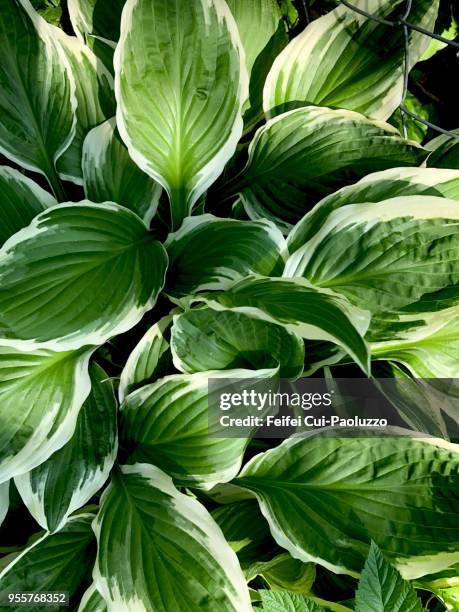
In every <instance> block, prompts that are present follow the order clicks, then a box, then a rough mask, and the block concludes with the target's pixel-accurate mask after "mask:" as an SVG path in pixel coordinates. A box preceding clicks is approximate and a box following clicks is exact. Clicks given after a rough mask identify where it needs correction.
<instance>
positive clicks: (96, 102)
mask: <svg viewBox="0 0 459 612" xmlns="http://www.w3.org/2000/svg"><path fill="white" fill-rule="evenodd" d="M53 35H54V36H55V38H56V40H58V41H59V42H60V44H61V46H62V50H63V52H64V54H65V56H66V57H67V60H68V62H69V65H70V69H71V71H72V75H73V78H74V80H75V87H76V89H75V95H76V99H77V103H78V106H77V109H76V131H75V136H74V137H73V140H72V142H71V144H70V146H69V147H68V149H66V150H65V151H64V152H63V153H62V155H60V157H59V159H58V161H57V169H58V171H59V174H60V176H61V177H62V178H63V179H65V180H70V181H73V182H74V183H76V184H77V185H82V184H83V172H82V168H81V163H82V154H83V142H84V139H85V137H86V135H87V134H88V132H89V131H90V130H91V129H92V128H93V127H95V126H96V125H98V124H99V123H102V121H105V120H106V119H108V118H109V117H112V116H113V115H114V114H115V111H116V104H115V96H114V91H113V77H112V75H111V74H110V72H109V71H108V69H107V68H106V67H105V66H104V64H103V63H102V61H101V60H99V59H98V58H97V56H96V55H95V54H94V53H93V52H92V51H91V49H90V48H89V47H87V46H86V45H84V44H83V43H82V42H81V41H79V40H78V39H77V38H75V37H74V36H67V34H65V33H64V32H62V30H60V29H59V28H54V29H53ZM107 199H108V200H110V198H107Z"/></svg>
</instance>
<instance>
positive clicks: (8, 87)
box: [0, 0, 76, 199]
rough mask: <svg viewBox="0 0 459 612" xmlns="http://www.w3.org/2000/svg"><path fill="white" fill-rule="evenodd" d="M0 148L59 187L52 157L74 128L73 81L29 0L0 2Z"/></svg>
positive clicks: (48, 28)
mask: <svg viewBox="0 0 459 612" xmlns="http://www.w3.org/2000/svg"><path fill="white" fill-rule="evenodd" d="M0 40H1V42H0V54H1V56H2V67H1V69H0V150H1V152H2V153H3V154H4V155H6V156H7V157H8V158H9V159H11V160H12V161H14V162H16V163H18V164H20V165H21V166H23V167H24V168H26V169H27V170H34V171H37V172H41V173H42V174H44V175H45V176H46V178H47V179H48V181H49V183H50V185H51V187H52V188H53V190H54V192H55V195H56V197H58V198H60V199H62V197H63V193H62V190H61V187H60V184H59V180H58V178H57V173H56V169H55V162H56V160H57V159H58V157H59V156H60V155H61V153H62V152H63V151H65V149H66V148H67V147H68V145H69V144H70V142H71V140H72V139H73V136H74V133H75V110H76V98H75V95H74V92H75V83H74V81H73V78H72V77H71V75H70V72H69V69H68V64H67V63H66V58H65V56H64V54H63V52H62V50H61V48H60V45H59V43H58V41H57V40H55V39H54V37H53V35H52V29H51V26H49V25H48V24H47V23H46V21H45V20H44V19H43V18H42V17H40V16H39V15H38V14H37V13H36V12H35V11H34V9H33V8H32V6H31V5H30V4H29V2H28V0H1V2H0Z"/></svg>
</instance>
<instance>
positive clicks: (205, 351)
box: [171, 308, 304, 379]
mask: <svg viewBox="0 0 459 612" xmlns="http://www.w3.org/2000/svg"><path fill="white" fill-rule="evenodd" d="M171 349H172V354H173V356H174V365H175V367H176V368H177V369H178V370H181V371H182V372H187V373H193V372H202V371H205V370H230V369H232V368H253V369H255V370H257V369H262V368H277V367H279V375H280V376H281V377H282V378H292V379H295V378H297V377H298V376H300V375H301V374H302V372H303V364H304V343H303V340H302V339H301V338H300V337H299V336H298V335H297V334H295V333H294V332H291V331H289V330H287V329H285V327H283V326H281V325H275V324H273V323H269V322H267V321H262V320H260V319H257V318H253V317H250V316H247V315H245V314H242V313H240V312H233V311H231V310H226V311H225V310H213V309H211V308H202V309H199V310H190V311H188V312H184V313H183V314H180V315H176V316H175V317H174V325H173V327H172V330H171Z"/></svg>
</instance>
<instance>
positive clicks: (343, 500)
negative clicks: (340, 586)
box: [234, 430, 459, 578]
mask: <svg viewBox="0 0 459 612" xmlns="http://www.w3.org/2000/svg"><path fill="white" fill-rule="evenodd" d="M398 431H400V433H402V432H403V430H398ZM396 433H397V432H395V431H394V432H393V434H392V435H391V436H388V437H385V438H384V437H378V436H379V435H380V434H375V435H374V436H371V437H370V434H369V432H368V433H367V435H368V437H362V438H347V439H346V438H344V439H343V438H338V437H332V436H324V435H321V434H320V433H317V432H311V433H309V434H306V435H304V436H302V437H300V438H290V439H289V440H285V441H284V442H283V443H282V444H281V445H280V446H278V447H276V448H274V449H272V450H269V451H267V452H265V453H261V454H259V455H256V456H255V457H254V458H253V459H252V460H251V461H250V462H249V463H248V464H247V465H246V466H245V467H244V469H243V470H242V472H241V473H240V475H239V477H238V478H237V479H236V480H235V481H234V483H235V484H237V485H239V486H241V487H245V488H247V489H249V490H250V491H252V492H253V493H255V495H256V496H257V499H258V501H259V503H260V507H261V510H262V512H263V514H264V516H265V517H266V518H267V519H268V522H269V524H270V528H271V533H272V534H273V536H274V538H275V539H276V541H277V542H278V544H280V545H281V546H282V547H283V548H286V549H287V550H288V551H289V552H290V553H291V554H292V556H294V557H295V558H297V559H302V560H303V561H315V562H317V563H320V564H321V565H323V566H324V567H326V568H328V569H330V570H331V571H333V572H335V573H349V574H355V573H357V572H359V571H360V569H361V567H362V565H363V562H364V559H365V557H366V555H367V552H368V549H369V545H370V541H371V540H374V541H375V542H376V543H377V544H378V546H379V547H380V548H381V549H382V550H383V552H384V554H385V556H386V557H387V558H388V559H389V560H390V561H391V562H393V563H394V564H395V565H396V566H397V568H398V569H399V570H400V572H401V573H402V575H403V576H404V577H405V578H415V577H418V576H422V575H425V574H427V573H429V572H432V571H436V570H438V569H443V568H445V567H448V566H449V565H451V564H452V563H455V562H457V561H458V560H459V521H458V520H457V518H458V513H459V498H458V496H457V487H458V484H459V446H458V445H455V444H450V443H448V442H444V441H443V440H439V439H435V438H428V439H422V438H412V437H409V436H406V437H404V436H400V437H398V436H397V435H396ZM406 433H407V434H408V431H407V432H406ZM434 568H435V569H434Z"/></svg>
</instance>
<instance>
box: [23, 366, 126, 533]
mask: <svg viewBox="0 0 459 612" xmlns="http://www.w3.org/2000/svg"><path fill="white" fill-rule="evenodd" d="M89 374H90V377H91V383H92V388H91V393H90V395H89V397H88V399H87V400H86V402H85V403H84V404H83V406H82V408H81V410H80V413H79V415H78V420H77V423H76V428H75V432H74V434H73V436H72V438H71V439H70V440H69V441H68V442H67V444H66V445H65V446H63V447H62V448H61V449H59V450H58V451H57V452H55V453H54V454H53V455H51V457H50V458H49V459H48V460H47V461H45V462H44V463H42V464H41V465H39V466H38V467H36V468H35V469H33V470H32V471H30V472H28V473H27V474H23V475H21V476H16V478H15V484H16V487H17V489H18V491H19V493H20V494H21V497H22V499H23V501H24V503H25V505H26V506H27V508H28V509H29V511H30V513H31V514H32V515H33V517H34V518H35V520H36V521H37V523H38V524H39V525H40V526H41V527H43V528H44V529H46V530H47V531H57V530H58V529H60V528H61V527H62V526H63V525H64V524H65V522H66V520H67V518H68V516H69V515H70V514H71V513H72V512H73V511H74V510H78V508H81V507H82V506H84V505H85V504H86V503H87V502H88V501H89V500H90V499H91V497H92V496H93V495H95V493H97V491H98V490H99V489H100V488H101V487H102V485H103V484H104V483H105V481H106V480H107V478H108V476H109V474H110V471H111V469H112V467H113V464H114V462H115V458H116V452H117V446H118V440H117V431H116V401H115V396H114V394H113V388H112V384H111V382H110V381H109V380H107V374H106V373H105V372H104V371H103V370H102V368H100V367H99V366H97V365H96V364H92V365H91V366H90V368H89Z"/></svg>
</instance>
